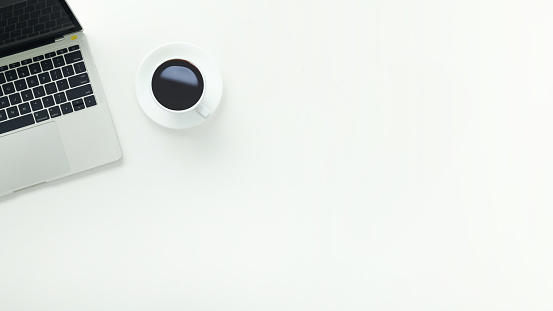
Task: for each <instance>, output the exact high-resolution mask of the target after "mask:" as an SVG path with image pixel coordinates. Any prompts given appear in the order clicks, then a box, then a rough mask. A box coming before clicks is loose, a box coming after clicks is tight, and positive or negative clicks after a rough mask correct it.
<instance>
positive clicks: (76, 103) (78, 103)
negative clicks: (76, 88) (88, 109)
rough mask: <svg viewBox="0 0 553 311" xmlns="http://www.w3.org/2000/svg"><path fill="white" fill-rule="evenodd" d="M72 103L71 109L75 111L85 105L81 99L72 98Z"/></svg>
mask: <svg viewBox="0 0 553 311" xmlns="http://www.w3.org/2000/svg"><path fill="white" fill-rule="evenodd" d="M72 104H73V109H75V111H77V110H82V109H84V107H85V106H84V101H83V100H82V99H77V100H74V101H73V103H72Z"/></svg>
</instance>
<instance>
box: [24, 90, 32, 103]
mask: <svg viewBox="0 0 553 311" xmlns="http://www.w3.org/2000/svg"><path fill="white" fill-rule="evenodd" d="M21 98H23V101H24V102H28V101H30V100H32V99H34V97H33V91H32V90H26V91H23V92H21Z"/></svg>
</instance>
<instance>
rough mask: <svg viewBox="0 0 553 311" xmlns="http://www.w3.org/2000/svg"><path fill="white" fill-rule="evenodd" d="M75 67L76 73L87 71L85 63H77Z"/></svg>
mask: <svg viewBox="0 0 553 311" xmlns="http://www.w3.org/2000/svg"><path fill="white" fill-rule="evenodd" d="M73 66H75V73H81V72H85V71H86V67H85V65H84V62H79V63H76V64H74V65H73Z"/></svg>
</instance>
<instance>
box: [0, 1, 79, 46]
mask: <svg viewBox="0 0 553 311" xmlns="http://www.w3.org/2000/svg"><path fill="white" fill-rule="evenodd" d="M81 29H82V28H81V26H80V25H79V23H78V21H77V19H76V18H75V16H74V15H73V13H72V12H71V10H70V9H69V7H68V6H67V3H65V0H24V1H22V0H0V56H5V55H9V54H14V53H17V52H20V51H24V50H26V49H30V48H34V47H37V46H40V45H44V44H48V43H52V42H54V40H55V39H56V38H59V37H62V36H63V35H65V34H68V33H72V32H75V31H79V30H81Z"/></svg>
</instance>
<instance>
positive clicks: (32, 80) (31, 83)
mask: <svg viewBox="0 0 553 311" xmlns="http://www.w3.org/2000/svg"><path fill="white" fill-rule="evenodd" d="M27 86H28V87H30V88H33V87H35V86H38V77H37V76H30V77H28V78H27Z"/></svg>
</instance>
